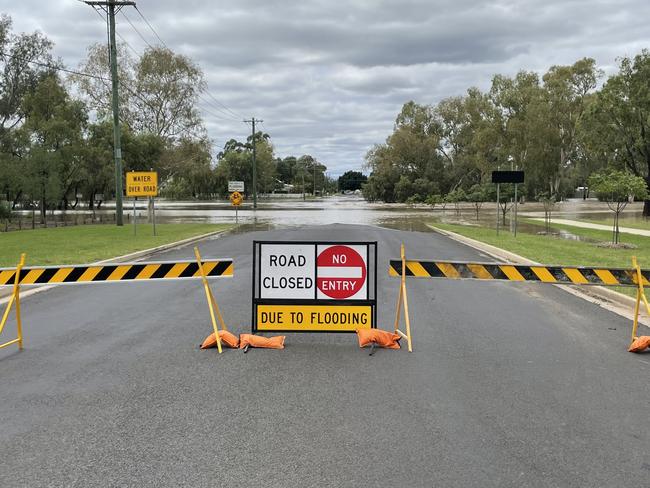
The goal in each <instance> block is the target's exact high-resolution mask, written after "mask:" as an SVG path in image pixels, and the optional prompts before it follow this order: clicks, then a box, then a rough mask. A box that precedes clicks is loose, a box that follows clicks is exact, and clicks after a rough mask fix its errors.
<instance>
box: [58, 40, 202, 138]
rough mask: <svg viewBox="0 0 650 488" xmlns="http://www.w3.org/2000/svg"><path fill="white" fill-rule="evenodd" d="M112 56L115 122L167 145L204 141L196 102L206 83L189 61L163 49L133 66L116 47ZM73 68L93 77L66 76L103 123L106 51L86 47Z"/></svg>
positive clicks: (107, 110) (107, 93)
mask: <svg viewBox="0 0 650 488" xmlns="http://www.w3.org/2000/svg"><path fill="white" fill-rule="evenodd" d="M118 57H119V59H120V62H119V64H118V69H119V72H118V77H119V80H120V91H119V97H120V119H121V120H122V122H124V124H125V125H127V126H128V127H129V128H130V129H131V130H133V131H135V132H138V133H139V132H149V133H152V134H155V135H157V136H159V137H162V138H165V139H169V140H177V139H179V138H180V137H187V136H188V135H189V136H193V137H197V138H199V139H201V138H203V137H204V136H205V129H204V127H203V124H202V119H201V115H200V113H199V111H198V108H197V101H198V97H199V95H200V94H201V93H202V92H203V91H204V90H205V86H206V84H205V81H204V79H203V73H202V71H201V69H200V68H199V67H198V66H197V65H196V64H195V63H194V62H193V61H192V60H190V59H189V58H187V57H186V56H183V55H180V54H176V53H174V52H172V51H171V50H169V49H167V48H163V47H153V48H151V47H150V48H148V49H147V50H146V51H145V52H144V53H143V54H142V56H141V57H140V58H139V59H137V60H135V61H134V60H133V58H132V57H131V56H130V55H129V53H128V51H127V50H126V47H125V46H124V45H121V44H118ZM79 69H80V71H82V72H84V73H89V74H92V75H94V77H88V76H80V75H72V76H71V77H70V79H71V80H72V81H73V82H74V83H75V84H76V85H77V86H78V88H79V90H80V92H81V93H82V94H83V95H84V97H85V100H86V101H87V103H88V105H89V107H90V108H91V109H93V110H96V111H97V115H98V117H99V119H100V120H103V119H107V118H108V117H110V116H111V114H112V106H111V84H110V80H111V76H110V73H109V63H108V51H107V49H106V47H105V46H103V45H101V44H95V45H93V46H91V47H90V48H89V49H88V56H87V58H86V59H85V60H84V61H83V62H82V63H81V64H80V66H79Z"/></svg>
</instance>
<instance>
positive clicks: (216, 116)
mask: <svg viewBox="0 0 650 488" xmlns="http://www.w3.org/2000/svg"><path fill="white" fill-rule="evenodd" d="M95 11H96V12H97V10H95ZM97 13H98V14H99V12H97ZM121 13H122V15H123V16H124V18H125V19H126V20H127V22H128V23H129V24H130V25H131V27H132V28H133V30H134V31H135V32H136V33H137V34H138V35H139V36H140V37H141V38H142V40H143V41H144V42H145V43H146V44H147V46H149V47H150V48H152V49H153V46H152V45H151V44H150V43H149V42H147V40H146V39H145V38H144V36H143V35H142V34H141V33H140V32H139V31H138V30H137V29H136V27H135V26H134V25H133V23H132V22H131V21H130V20H129V19H128V17H126V15H125V14H124V12H121ZM99 15H100V17H101V14H99ZM141 15H142V14H141ZM102 19H103V17H102ZM117 35H118V36H119V38H120V39H121V40H122V42H124V44H125V45H126V46H127V47H128V48H129V49H131V51H133V52H134V53H135V55H136V56H138V57H140V56H142V54H141V53H140V52H139V51H138V50H136V49H135V48H134V47H133V46H132V45H131V44H130V43H129V42H128V41H127V40H126V39H124V37H122V36H121V35H119V33H118V34H117ZM165 47H166V46H165ZM122 86H124V87H125V88H127V87H126V84H125V83H124V82H122ZM127 90H128V88H127ZM129 92H131V94H134V93H133V91H132V90H129ZM134 95H135V94H134ZM197 96H198V98H199V99H200V100H202V101H203V102H205V103H207V104H208V105H210V106H211V107H212V108H214V109H215V110H218V111H219V112H221V113H222V114H223V115H217V114H215V113H214V112H211V111H209V110H207V109H206V108H205V107H201V109H202V110H203V111H204V112H206V113H208V114H209V115H211V116H212V117H215V118H217V119H220V120H233V121H236V120H238V119H236V118H234V117H233V116H231V115H230V114H229V113H226V112H224V111H223V110H221V109H220V108H219V107H215V106H213V105H211V104H210V102H209V101H208V100H205V99H204V98H202V96H201V94H197ZM138 98H139V97H138ZM224 116H225V117H224Z"/></svg>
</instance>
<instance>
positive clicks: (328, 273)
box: [318, 266, 362, 278]
mask: <svg viewBox="0 0 650 488" xmlns="http://www.w3.org/2000/svg"><path fill="white" fill-rule="evenodd" d="M318 277H319V278H361V277H362V273H361V268H360V267H359V266H319V267H318Z"/></svg>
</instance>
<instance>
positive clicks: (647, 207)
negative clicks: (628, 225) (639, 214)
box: [643, 200, 650, 218]
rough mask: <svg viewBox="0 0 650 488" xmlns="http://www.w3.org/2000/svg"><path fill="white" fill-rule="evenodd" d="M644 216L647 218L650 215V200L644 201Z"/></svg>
mask: <svg viewBox="0 0 650 488" xmlns="http://www.w3.org/2000/svg"><path fill="white" fill-rule="evenodd" d="M643 216H644V217H646V218H648V217H650V200H646V201H645V202H643Z"/></svg>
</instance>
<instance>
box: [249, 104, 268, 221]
mask: <svg viewBox="0 0 650 488" xmlns="http://www.w3.org/2000/svg"><path fill="white" fill-rule="evenodd" d="M244 122H245V123H247V124H248V123H251V124H252V126H253V208H257V162H256V160H255V156H256V152H257V150H256V148H255V122H264V121H263V120H260V119H255V117H251V119H250V120H244Z"/></svg>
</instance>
